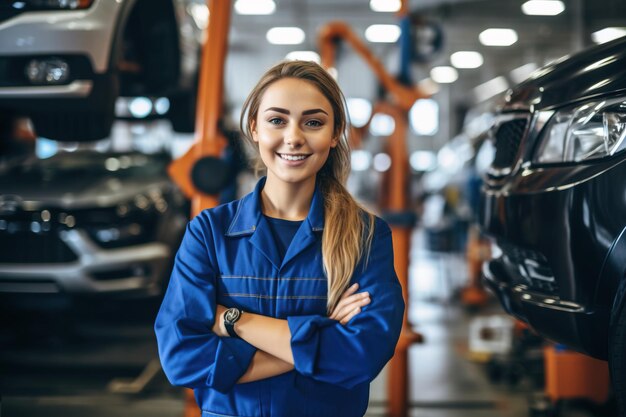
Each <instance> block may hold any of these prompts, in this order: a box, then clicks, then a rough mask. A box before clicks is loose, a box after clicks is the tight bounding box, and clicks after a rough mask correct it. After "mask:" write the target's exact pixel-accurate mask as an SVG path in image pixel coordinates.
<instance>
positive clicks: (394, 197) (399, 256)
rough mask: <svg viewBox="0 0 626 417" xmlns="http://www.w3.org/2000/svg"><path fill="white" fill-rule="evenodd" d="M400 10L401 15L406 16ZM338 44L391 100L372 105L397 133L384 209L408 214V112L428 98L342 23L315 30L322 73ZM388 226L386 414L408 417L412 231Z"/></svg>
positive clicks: (413, 337)
mask: <svg viewBox="0 0 626 417" xmlns="http://www.w3.org/2000/svg"><path fill="white" fill-rule="evenodd" d="M405 7H406V6H404V5H403V9H402V10H401V13H404V14H406V8H405ZM337 40H344V41H347V42H348V43H349V44H350V46H352V48H353V49H354V50H355V51H356V52H357V53H358V54H359V55H360V56H361V58H363V60H364V61H365V62H366V63H367V64H368V65H369V67H370V68H371V69H372V71H373V72H374V73H375V75H376V77H377V78H378V80H379V81H380V82H381V84H382V85H383V87H384V88H385V90H386V91H387V92H389V93H390V95H391V97H392V98H393V103H380V104H378V105H377V109H378V110H379V111H381V112H384V113H387V114H389V115H390V116H392V117H393V118H394V120H395V122H396V129H395V131H394V133H393V134H392V135H391V136H390V137H389V138H388V140H389V142H388V146H389V153H390V157H391V161H392V163H391V168H390V173H389V176H390V177H389V180H390V181H389V182H390V186H391V189H390V190H389V198H388V204H387V207H384V209H386V210H387V214H390V215H391V216H394V215H400V216H402V215H404V214H406V213H407V212H408V201H407V200H408V199H407V182H408V173H409V165H408V155H407V149H406V127H407V122H406V118H407V112H408V110H409V109H410V108H411V106H413V104H414V103H415V101H416V100H417V99H420V98H425V97H427V95H426V94H424V93H423V92H422V91H420V90H418V89H415V88H413V87H409V86H405V85H403V84H401V83H400V82H398V81H397V80H396V79H395V78H394V77H392V76H391V75H390V74H389V73H388V72H387V71H386V69H385V67H384V66H383V64H382V63H381V62H380V60H379V59H378V58H377V57H376V56H375V55H374V54H373V53H372V52H371V51H370V50H369V49H368V48H367V46H366V45H365V44H364V43H363V41H361V39H360V38H359V37H358V36H357V35H356V34H355V33H354V32H353V31H352V30H351V29H350V27H349V26H348V25H347V24H346V23H344V22H331V23H328V24H326V25H325V26H324V27H323V28H322V29H321V30H320V35H319V42H318V43H319V48H320V56H321V61H322V65H323V66H324V67H325V68H327V69H329V68H333V67H334V65H335V56H336V53H335V52H336V48H337V42H336V41H337ZM390 226H391V230H392V239H393V246H394V265H395V269H396V273H397V274H398V279H399V280H400V283H401V284H402V291H403V296H404V300H405V303H406V305H407V309H406V310H405V315H404V323H403V326H402V333H401V335H400V340H399V342H398V345H397V347H396V351H395V355H394V357H393V358H392V360H391V361H390V363H389V365H388V385H387V392H388V399H389V403H388V415H389V416H391V417H404V416H406V415H407V413H408V348H409V347H410V346H411V345H412V344H414V343H421V342H422V341H423V339H422V335H420V334H419V333H415V332H414V331H413V330H412V329H411V327H410V325H409V323H408V321H407V312H408V267H409V250H410V241H411V231H412V226H409V225H407V224H402V223H398V224H394V222H390Z"/></svg>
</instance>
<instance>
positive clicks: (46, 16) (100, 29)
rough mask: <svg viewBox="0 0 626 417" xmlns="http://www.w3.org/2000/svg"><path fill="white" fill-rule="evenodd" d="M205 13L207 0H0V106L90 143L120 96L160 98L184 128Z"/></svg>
mask: <svg viewBox="0 0 626 417" xmlns="http://www.w3.org/2000/svg"><path fill="white" fill-rule="evenodd" d="M207 15H208V9H207V7H206V2H205V1H204V0H21V1H14V0H11V1H2V2H0V113H3V114H4V115H5V118H6V115H7V114H11V115H15V117H18V116H28V117H30V118H31V119H32V121H33V124H34V127H35V131H36V133H37V135H38V136H40V137H46V138H49V139H55V140H63V141H89V140H96V139H101V138H104V137H107V136H108V135H109V133H110V129H111V125H112V123H113V120H114V117H115V102H116V99H117V98H118V97H119V96H124V97H137V96H144V97H149V98H155V99H156V98H167V99H168V100H169V101H170V106H169V109H170V110H169V112H168V117H169V118H170V119H171V121H172V124H173V127H174V130H176V131H181V132H191V131H193V127H194V123H193V121H194V116H195V114H194V113H195V111H194V106H195V97H196V90H197V88H196V87H197V73H198V62H199V56H200V51H201V45H202V41H203V36H204V33H205V31H204V29H205V28H206V23H207V20H208V18H207Z"/></svg>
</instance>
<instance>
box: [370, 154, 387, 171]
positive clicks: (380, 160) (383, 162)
mask: <svg viewBox="0 0 626 417" xmlns="http://www.w3.org/2000/svg"><path fill="white" fill-rule="evenodd" d="M373 165H374V169H375V170H376V171H378V172H386V171H389V168H391V157H390V156H389V155H388V154H386V153H378V154H376V155H374V160H373Z"/></svg>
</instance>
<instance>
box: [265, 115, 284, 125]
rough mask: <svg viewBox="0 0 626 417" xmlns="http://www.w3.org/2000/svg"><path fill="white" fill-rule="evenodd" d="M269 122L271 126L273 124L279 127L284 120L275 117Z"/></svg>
mask: <svg viewBox="0 0 626 417" xmlns="http://www.w3.org/2000/svg"><path fill="white" fill-rule="evenodd" d="M268 122H269V123H270V124H273V125H279V124H281V123H282V122H283V121H282V119H280V118H278V117H274V118H273V119H269V120H268Z"/></svg>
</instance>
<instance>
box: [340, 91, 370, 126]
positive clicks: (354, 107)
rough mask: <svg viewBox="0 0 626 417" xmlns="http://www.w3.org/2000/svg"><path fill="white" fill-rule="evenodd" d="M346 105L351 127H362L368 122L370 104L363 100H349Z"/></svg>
mask: <svg viewBox="0 0 626 417" xmlns="http://www.w3.org/2000/svg"><path fill="white" fill-rule="evenodd" d="M346 104H347V105H348V115H349V116H350V124H351V125H352V126H354V127H363V126H365V125H366V124H367V122H369V120H370V117H371V116H372V104H371V103H370V102H369V101H367V100H366V99H364V98H349V99H347V100H346Z"/></svg>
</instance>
